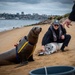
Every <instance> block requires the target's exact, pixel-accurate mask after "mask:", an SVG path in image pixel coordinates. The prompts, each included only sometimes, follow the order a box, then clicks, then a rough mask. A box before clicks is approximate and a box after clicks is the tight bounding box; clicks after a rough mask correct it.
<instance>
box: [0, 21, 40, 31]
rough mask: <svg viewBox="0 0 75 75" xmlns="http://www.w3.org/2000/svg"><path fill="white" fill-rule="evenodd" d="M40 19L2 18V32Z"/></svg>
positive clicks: (0, 25)
mask: <svg viewBox="0 0 75 75" xmlns="http://www.w3.org/2000/svg"><path fill="white" fill-rule="evenodd" d="M39 22H40V20H0V32H2V31H5V30H11V29H13V28H17V27H23V26H27V25H31V24H35V23H39Z"/></svg>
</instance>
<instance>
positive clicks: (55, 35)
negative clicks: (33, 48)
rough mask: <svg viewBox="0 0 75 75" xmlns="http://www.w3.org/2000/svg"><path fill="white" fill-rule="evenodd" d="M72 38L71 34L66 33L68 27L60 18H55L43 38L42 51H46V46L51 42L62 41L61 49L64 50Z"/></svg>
mask: <svg viewBox="0 0 75 75" xmlns="http://www.w3.org/2000/svg"><path fill="white" fill-rule="evenodd" d="M70 39H71V35H70V34H66V29H65V28H64V27H63V26H62V25H61V24H60V22H59V21H58V20H54V22H53V23H52V24H51V25H50V27H49V29H48V31H47V32H46V33H45V35H44V37H43V39H42V51H43V52H45V46H46V45H47V44H49V43H57V44H60V43H62V45H61V47H60V50H61V51H62V52H64V51H65V50H64V49H65V47H66V46H68V44H69V42H70Z"/></svg>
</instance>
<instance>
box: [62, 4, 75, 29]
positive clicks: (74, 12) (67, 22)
mask: <svg viewBox="0 0 75 75" xmlns="http://www.w3.org/2000/svg"><path fill="white" fill-rule="evenodd" d="M72 21H75V3H74V5H73V8H72V12H71V13H70V15H69V17H68V19H66V20H65V21H64V22H63V24H62V25H63V27H64V26H65V25H66V26H67V27H68V28H69V26H70V25H71V22H72Z"/></svg>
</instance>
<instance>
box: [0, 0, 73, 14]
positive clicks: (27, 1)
mask: <svg viewBox="0 0 75 75" xmlns="http://www.w3.org/2000/svg"><path fill="white" fill-rule="evenodd" d="M72 6H73V0H0V13H11V14H15V13H21V12H22V11H23V12H24V14H33V13H38V14H47V15H64V14H66V13H70V12H71V10H72Z"/></svg>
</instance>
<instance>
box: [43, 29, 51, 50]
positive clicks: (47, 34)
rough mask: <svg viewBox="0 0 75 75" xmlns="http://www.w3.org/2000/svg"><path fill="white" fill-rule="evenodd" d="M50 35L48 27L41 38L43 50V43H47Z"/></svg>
mask: <svg viewBox="0 0 75 75" xmlns="http://www.w3.org/2000/svg"><path fill="white" fill-rule="evenodd" d="M50 36H51V31H50V30H49V29H48V31H47V32H46V33H45V34H44V37H43V39H42V50H43V51H45V45H46V44H47V43H49V40H50Z"/></svg>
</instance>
